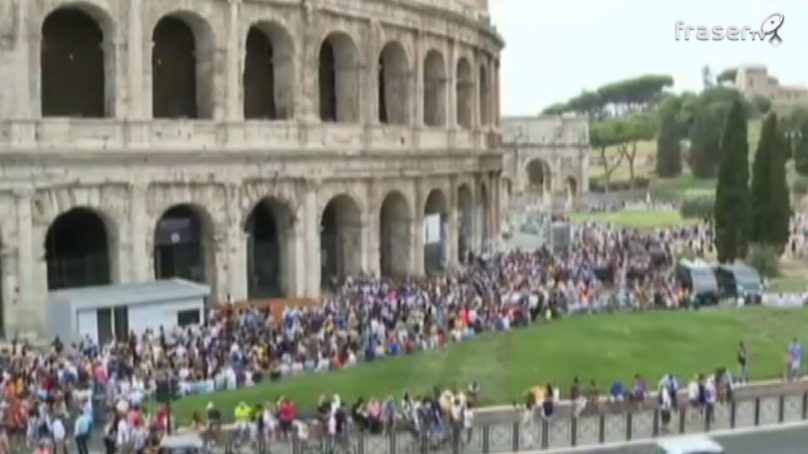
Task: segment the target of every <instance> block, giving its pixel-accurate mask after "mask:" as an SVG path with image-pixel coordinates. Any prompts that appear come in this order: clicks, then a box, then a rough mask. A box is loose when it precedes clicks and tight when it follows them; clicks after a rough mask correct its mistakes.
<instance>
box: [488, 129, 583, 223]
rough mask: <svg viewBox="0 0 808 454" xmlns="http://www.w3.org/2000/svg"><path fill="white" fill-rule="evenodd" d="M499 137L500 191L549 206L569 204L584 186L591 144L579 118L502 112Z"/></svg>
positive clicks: (576, 198) (577, 197) (572, 202)
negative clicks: (500, 145)
mask: <svg viewBox="0 0 808 454" xmlns="http://www.w3.org/2000/svg"><path fill="white" fill-rule="evenodd" d="M502 141H503V148H504V150H505V152H504V156H503V175H502V176H503V186H504V187H505V188H506V191H505V195H506V196H511V195H514V196H515V195H519V196H522V198H523V199H528V200H532V201H533V203H534V204H535V205H539V206H544V207H547V208H549V207H550V206H551V205H552V204H553V202H561V204H563V205H567V206H569V205H570V204H574V203H575V202H576V200H578V199H579V197H580V195H581V194H584V193H586V192H588V191H589V156H590V151H591V148H590V146H589V124H588V122H587V121H586V119H585V118H582V117H570V116H536V117H505V118H503V119H502ZM508 198H509V199H511V198H513V197H508ZM505 203H506V204H507V203H508V202H507V201H506V202H505ZM556 205H558V204H556Z"/></svg>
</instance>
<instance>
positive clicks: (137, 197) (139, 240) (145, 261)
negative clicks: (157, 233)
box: [129, 182, 156, 282]
mask: <svg viewBox="0 0 808 454" xmlns="http://www.w3.org/2000/svg"><path fill="white" fill-rule="evenodd" d="M147 192H148V186H147V185H146V183H141V182H137V183H133V184H131V185H130V186H129V229H130V234H129V240H130V242H131V256H130V257H131V261H132V264H131V266H132V273H131V279H132V280H133V281H134V282H145V281H148V280H150V279H152V278H153V277H154V261H153V260H150V253H149V243H150V241H149V239H148V237H149V232H153V231H154V230H153V229H154V228H155V227H156V226H150V225H148V220H149V216H148V211H147V209H146V197H147Z"/></svg>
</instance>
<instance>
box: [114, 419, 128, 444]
mask: <svg viewBox="0 0 808 454" xmlns="http://www.w3.org/2000/svg"><path fill="white" fill-rule="evenodd" d="M117 429H118V430H117V434H116V438H115V446H116V447H117V448H118V451H121V452H126V450H127V449H128V448H129V446H130V444H131V441H132V434H131V432H130V428H129V422H127V421H126V417H122V418H120V419H119V420H118V427H117Z"/></svg>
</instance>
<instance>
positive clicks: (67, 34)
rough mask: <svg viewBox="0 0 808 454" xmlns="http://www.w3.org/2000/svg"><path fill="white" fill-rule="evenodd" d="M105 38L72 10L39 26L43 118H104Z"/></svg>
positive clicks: (54, 15) (92, 23) (56, 14)
mask: <svg viewBox="0 0 808 454" xmlns="http://www.w3.org/2000/svg"><path fill="white" fill-rule="evenodd" d="M103 41H104V34H103V32H102V31H101V28H100V27H99V26H98V24H97V23H96V22H95V20H93V18H91V17H90V16H88V15H87V14H85V13H84V12H82V11H80V10H78V9H75V8H62V9H57V10H56V11H54V12H53V13H51V14H50V15H49V16H48V17H47V18H46V19H45V22H44V24H43V25H42V47H41V50H40V52H41V55H40V58H41V66H42V67H41V71H42V73H41V77H42V80H41V84H42V95H41V98H42V106H41V107H42V115H43V116H46V117H50V116H70V117H103V116H104V49H103Z"/></svg>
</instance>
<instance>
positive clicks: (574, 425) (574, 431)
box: [570, 415, 578, 448]
mask: <svg viewBox="0 0 808 454" xmlns="http://www.w3.org/2000/svg"><path fill="white" fill-rule="evenodd" d="M570 445H571V446H572V447H573V448H574V447H576V446H578V418H577V417H575V415H572V419H570Z"/></svg>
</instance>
